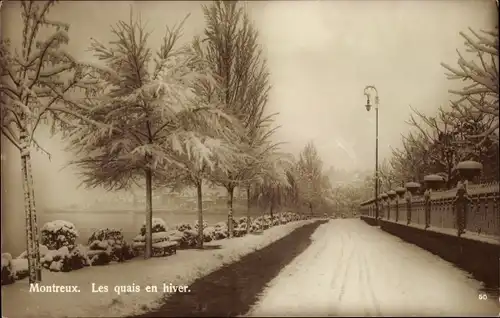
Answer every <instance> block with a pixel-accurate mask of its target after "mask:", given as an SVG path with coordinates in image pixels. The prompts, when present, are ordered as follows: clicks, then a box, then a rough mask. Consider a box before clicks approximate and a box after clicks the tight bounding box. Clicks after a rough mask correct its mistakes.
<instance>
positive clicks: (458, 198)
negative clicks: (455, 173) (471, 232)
mask: <svg viewBox="0 0 500 318" xmlns="http://www.w3.org/2000/svg"><path fill="white" fill-rule="evenodd" d="M453 203H454V204H453V205H454V209H455V222H456V224H457V235H458V236H459V237H460V236H462V234H464V233H465V229H466V228H467V212H468V209H469V203H470V198H469V196H468V195H467V181H459V182H458V184H457V193H456V195H455V200H454V201H453Z"/></svg>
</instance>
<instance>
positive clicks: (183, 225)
mask: <svg viewBox="0 0 500 318" xmlns="http://www.w3.org/2000/svg"><path fill="white" fill-rule="evenodd" d="M175 228H176V229H177V231H181V232H184V231H185V230H192V229H193V227H192V226H191V224H189V223H180V224H177V225H176V227H175Z"/></svg>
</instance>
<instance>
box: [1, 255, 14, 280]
mask: <svg viewBox="0 0 500 318" xmlns="http://www.w3.org/2000/svg"><path fill="white" fill-rule="evenodd" d="M14 281H15V277H14V272H13V270H12V255H10V254H9V253H2V285H8V284H12V283H13V282H14Z"/></svg>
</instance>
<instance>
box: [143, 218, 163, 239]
mask: <svg viewBox="0 0 500 318" xmlns="http://www.w3.org/2000/svg"><path fill="white" fill-rule="evenodd" d="M152 223H153V226H152V228H151V232H152V233H158V232H165V231H166V230H167V224H166V223H165V221H163V219H160V218H153V222H152ZM144 234H146V222H144V223H143V224H142V227H141V235H144Z"/></svg>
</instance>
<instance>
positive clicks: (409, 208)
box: [406, 192, 411, 225]
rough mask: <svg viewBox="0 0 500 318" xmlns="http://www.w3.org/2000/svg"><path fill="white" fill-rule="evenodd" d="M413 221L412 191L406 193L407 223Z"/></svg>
mask: <svg viewBox="0 0 500 318" xmlns="http://www.w3.org/2000/svg"><path fill="white" fill-rule="evenodd" d="M410 223H411V193H410V192H407V193H406V225H410Z"/></svg>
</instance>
